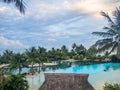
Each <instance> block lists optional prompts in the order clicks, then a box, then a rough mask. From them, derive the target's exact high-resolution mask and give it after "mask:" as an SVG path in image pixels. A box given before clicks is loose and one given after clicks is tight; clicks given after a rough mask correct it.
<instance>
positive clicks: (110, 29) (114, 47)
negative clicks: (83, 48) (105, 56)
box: [92, 8, 120, 56]
mask: <svg viewBox="0 0 120 90" xmlns="http://www.w3.org/2000/svg"><path fill="white" fill-rule="evenodd" d="M101 14H102V16H104V17H105V18H107V20H108V22H109V23H108V26H105V27H104V30H106V31H104V32H93V33H92V34H95V35H98V36H102V37H103V39H101V40H98V41H97V42H96V43H95V44H94V45H93V46H95V47H97V48H98V51H99V52H104V51H106V50H107V51H109V54H110V53H111V52H115V51H116V52H117V55H118V56H119V55H120V8H116V10H115V11H114V14H113V16H114V19H112V18H111V17H110V16H109V15H108V14H107V13H105V12H101Z"/></svg>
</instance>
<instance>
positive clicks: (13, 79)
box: [0, 75, 29, 90]
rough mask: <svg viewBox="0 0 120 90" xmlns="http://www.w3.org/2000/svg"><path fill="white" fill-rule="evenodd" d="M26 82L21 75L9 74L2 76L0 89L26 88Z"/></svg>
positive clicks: (16, 89) (14, 89) (17, 89)
mask: <svg viewBox="0 0 120 90" xmlns="http://www.w3.org/2000/svg"><path fill="white" fill-rule="evenodd" d="M28 88H29V86H28V82H27V80H25V77H24V76H22V75H11V76H9V77H7V78H3V80H2V83H0V90H28Z"/></svg>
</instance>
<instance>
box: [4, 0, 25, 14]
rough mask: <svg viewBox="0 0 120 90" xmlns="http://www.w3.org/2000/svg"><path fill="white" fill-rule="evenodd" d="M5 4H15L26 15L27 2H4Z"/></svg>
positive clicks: (5, 0)
mask: <svg viewBox="0 0 120 90" xmlns="http://www.w3.org/2000/svg"><path fill="white" fill-rule="evenodd" d="M3 1H4V2H5V3H8V4H9V3H13V4H15V6H16V7H17V9H18V10H19V11H20V13H22V14H24V13H25V2H24V1H23V0H3Z"/></svg>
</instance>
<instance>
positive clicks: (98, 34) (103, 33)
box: [92, 32, 114, 37]
mask: <svg viewBox="0 0 120 90" xmlns="http://www.w3.org/2000/svg"><path fill="white" fill-rule="evenodd" d="M92 34H94V35H97V36H102V37H113V36H114V34H113V33H109V32H93V33H92Z"/></svg>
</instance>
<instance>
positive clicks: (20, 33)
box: [0, 0, 120, 52]
mask: <svg viewBox="0 0 120 90" xmlns="http://www.w3.org/2000/svg"><path fill="white" fill-rule="evenodd" d="M24 1H25V2H26V13H25V15H21V14H20V13H19V11H18V10H17V9H16V8H15V7H14V5H12V4H5V3H3V2H0V52H1V51H3V50H6V49H9V50H14V51H23V50H24V49H25V48H29V47H31V46H35V47H37V46H43V47H46V48H48V49H50V48H52V47H56V48H57V47H61V46H62V45H67V46H68V47H69V48H70V46H71V45H72V44H73V43H74V42H75V43H77V44H83V45H84V46H85V47H86V48H89V47H90V46H91V45H92V44H93V43H95V41H96V40H98V39H99V38H100V37H96V36H94V35H92V34H91V33H92V32H94V31H103V29H102V28H103V27H104V26H105V25H107V21H106V19H105V18H104V17H102V16H101V15H100V12H101V11H105V12H108V13H109V14H110V15H111V14H112V11H113V10H115V8H116V7H118V6H119V5H120V1H119V0H24Z"/></svg>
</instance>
